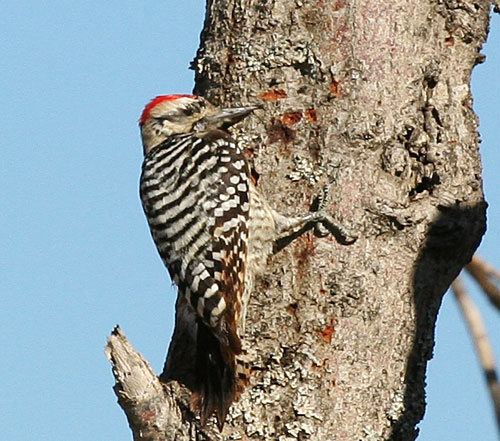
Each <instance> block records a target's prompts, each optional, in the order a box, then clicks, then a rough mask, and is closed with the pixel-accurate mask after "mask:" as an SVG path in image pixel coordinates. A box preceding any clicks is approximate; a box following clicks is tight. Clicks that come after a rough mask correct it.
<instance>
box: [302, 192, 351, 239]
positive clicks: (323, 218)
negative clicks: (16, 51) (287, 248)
mask: <svg viewBox="0 0 500 441" xmlns="http://www.w3.org/2000/svg"><path fill="white" fill-rule="evenodd" d="M330 186H331V182H328V183H327V184H326V185H324V186H323V187H322V188H321V190H320V192H319V193H318V196H317V197H316V199H315V200H314V202H313V206H312V207H311V208H312V209H313V210H314V211H315V213H314V214H313V215H312V219H311V220H312V221H313V222H314V223H315V225H314V234H316V235H317V236H319V237H325V236H328V234H333V236H334V237H335V239H336V240H337V242H338V243H340V244H342V245H350V244H352V243H354V242H355V241H356V239H357V238H358V237H357V236H356V235H354V234H352V233H351V232H349V231H348V230H347V229H346V228H345V227H343V226H342V225H338V224H337V223H336V222H335V221H334V220H333V218H332V217H331V216H330V215H329V214H327V213H326V208H327V206H328V202H329V200H330Z"/></svg>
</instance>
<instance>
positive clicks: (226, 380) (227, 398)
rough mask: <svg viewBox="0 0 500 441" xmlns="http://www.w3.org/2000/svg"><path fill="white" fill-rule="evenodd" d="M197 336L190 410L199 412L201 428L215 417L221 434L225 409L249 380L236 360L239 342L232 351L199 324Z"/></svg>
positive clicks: (239, 347)
mask: <svg viewBox="0 0 500 441" xmlns="http://www.w3.org/2000/svg"><path fill="white" fill-rule="evenodd" d="M197 334H198V335H197V343H196V345H197V350H196V368H195V370H196V384H195V387H194V391H193V395H192V399H191V407H192V409H193V410H195V409H197V410H199V411H200V419H201V424H202V426H204V425H205V424H206V422H207V420H208V418H210V416H211V415H212V414H213V413H215V417H216V419H217V427H218V428H219V430H220V431H221V432H222V429H223V427H224V422H225V420H226V416H227V413H228V411H229V407H230V406H231V404H232V403H233V402H234V401H235V400H237V399H238V398H239V396H240V395H241V393H242V392H243V390H244V388H245V386H246V385H247V384H248V382H249V381H248V377H249V376H248V374H247V372H245V370H244V368H242V367H240V363H239V361H238V360H237V359H236V356H237V355H238V354H240V353H241V345H240V342H239V339H238V341H237V346H236V347H234V346H232V345H227V344H224V343H222V342H221V341H220V339H219V338H217V336H215V335H214V333H213V330H212V329H210V328H208V327H207V325H205V324H204V323H203V322H202V321H201V320H199V321H198V333H197ZM232 343H236V341H232Z"/></svg>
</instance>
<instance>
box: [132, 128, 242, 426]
mask: <svg viewBox="0 0 500 441" xmlns="http://www.w3.org/2000/svg"><path fill="white" fill-rule="evenodd" d="M250 186H251V183H250V181H249V168H248V164H247V162H246V159H245V157H244V153H243V152H242V151H241V149H240V148H239V147H238V146H237V145H236V144H235V143H234V142H233V141H232V140H231V138H230V136H229V134H228V133H227V132H225V131H222V130H211V131H207V132H200V133H191V134H181V135H174V136H170V137H168V138H167V139H166V140H165V141H164V142H162V143H161V144H159V145H158V146H156V147H154V148H153V149H151V150H150V151H149V153H148V154H147V155H146V157H145V159H144V163H143V168H142V175H141V183H140V194H141V200H142V204H143V207H144V211H145V213H146V217H147V219H148V222H149V226H150V229H151V233H152V235H153V238H154V241H155V243H156V245H157V248H158V251H159V253H160V255H161V258H162V260H163V262H164V263H165V265H166V267H167V268H168V270H169V273H170V275H171V278H172V280H173V281H174V282H175V283H176V284H177V285H178V288H179V295H180V296H181V295H182V296H184V297H185V298H186V299H187V300H188V301H189V302H190V304H191V305H192V307H193V309H194V310H195V311H196V313H197V316H198V320H197V322H198V323H197V325H198V327H197V328H198V331H197V345H198V350H197V351H196V373H197V374H196V375H197V380H196V385H195V386H194V388H195V390H194V407H196V408H199V409H200V411H201V418H202V422H203V423H204V422H205V421H206V419H207V418H208V417H209V416H210V415H211V414H212V413H213V412H214V411H215V412H216V416H217V419H218V422H219V426H220V427H221V426H222V424H223V422H224V420H225V416H226V413H227V411H228V408H229V405H230V404H231V402H232V401H234V399H236V398H237V395H238V394H239V391H241V390H242V389H243V387H244V385H238V384H237V382H238V380H237V377H238V376H237V372H236V361H235V357H236V356H237V355H238V354H240V353H241V352H242V349H241V343H240V339H239V336H238V326H239V323H238V322H239V319H240V314H241V313H242V311H241V308H242V306H241V305H242V297H243V295H244V291H245V283H246V280H245V279H246V278H245V274H246V271H247V268H246V267H245V265H246V262H247V252H248V218H249V209H250V207H249V202H250V201H249V197H250ZM247 284H248V282H247ZM242 381H243V382H246V381H247V380H246V379H243V380H242Z"/></svg>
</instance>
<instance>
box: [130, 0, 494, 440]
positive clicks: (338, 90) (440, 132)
mask: <svg viewBox="0 0 500 441" xmlns="http://www.w3.org/2000/svg"><path fill="white" fill-rule="evenodd" d="M488 13H489V3H488V2H483V1H470V0H463V1H462V0H458V1H455V0H420V1H418V2H411V1H407V0H392V1H390V2H384V1H375V0H368V1H366V0H364V1H360V0H338V1H325V0H296V1H294V2H292V1H290V0H217V1H215V0H214V1H211V0H209V1H208V5H207V16H206V21H205V28H204V31H203V33H202V43H201V47H200V50H199V52H198V55H197V57H196V60H195V62H194V63H193V66H194V68H195V70H196V73H197V74H196V88H195V91H196V92H197V93H199V94H201V95H204V96H206V97H207V98H208V99H209V100H211V101H213V102H214V103H224V105H230V104H247V103H264V104H265V111H264V112H261V113H260V114H258V115H257V116H256V117H254V118H249V119H248V120H247V121H246V123H245V124H242V125H241V127H240V128H239V129H238V130H239V131H238V134H237V136H239V137H240V138H241V139H242V141H243V142H244V143H245V144H246V145H247V146H248V148H249V154H250V155H251V157H252V161H253V165H254V167H255V170H256V172H257V173H258V175H259V181H258V184H259V187H260V190H261V192H262V193H264V194H265V195H266V197H267V198H268V200H269V201H270V203H271V204H272V205H273V206H274V207H275V208H276V209H278V211H280V212H282V213H284V214H289V215H298V214H301V213H305V212H307V211H308V210H309V205H310V203H311V201H312V200H313V199H314V196H315V195H316V194H317V193H318V191H319V189H320V188H321V187H322V186H323V185H324V184H326V183H328V182H331V184H332V185H331V190H330V196H331V200H330V205H329V211H330V213H331V214H332V215H333V216H334V217H336V218H337V220H338V221H339V222H341V223H343V224H345V225H351V226H352V229H354V230H355V231H356V233H357V234H358V236H359V239H358V240H357V242H356V243H355V244H354V245H351V246H348V247H347V246H342V245H339V244H337V243H336V242H335V240H333V239H332V238H328V237H327V238H318V237H315V236H314V235H313V234H312V233H307V234H306V235H304V236H302V237H301V238H299V239H297V240H296V241H295V242H293V243H292V244H291V245H289V246H288V247H286V248H285V249H284V250H282V251H280V252H279V253H278V254H276V255H275V256H274V257H273V258H272V259H271V261H270V263H269V267H268V271H267V273H266V274H265V276H264V277H262V278H261V279H260V281H259V282H258V283H257V285H256V288H255V292H254V294H253V296H252V300H251V302H250V305H249V312H248V317H247V331H246V336H245V345H246V347H247V349H248V353H249V356H250V358H251V360H252V365H253V367H254V372H253V377H252V385H251V387H250V388H249V389H248V390H247V391H246V392H245V393H244V395H243V397H242V399H241V400H240V401H239V402H238V403H236V404H235V405H234V406H233V408H232V410H231V413H230V415H229V417H228V421H227V424H226V427H225V429H224V432H223V435H219V434H217V432H215V431H211V430H208V431H207V432H204V433H201V432H199V431H197V430H194V431H192V432H190V433H191V434H190V435H186V437H184V436H181V435H179V436H178V437H175V436H174V435H173V434H172V433H170V434H167V435H166V436H165V438H164V439H167V440H170V439H183V440H184V439H186V440H188V439H228V440H231V439H234V440H236V439H244V440H250V439H252V440H253V439H255V440H279V441H291V440H314V441H324V440H349V441H350V440H353V441H354V440H382V439H384V440H393V441H395V440H404V441H406V440H413V439H414V438H415V437H416V434H417V429H416V428H415V425H416V424H417V423H418V422H419V421H420V420H421V418H422V417H423V414H424V407H425V400H424V378H425V369H426V364H427V361H428V360H429V359H430V358H431V356H432V348H433V344H434V325H435V320H436V314H437V311H438V308H439V306H440V303H441V298H442V295H443V294H444V292H445V291H446V290H447V288H448V287H449V285H450V283H451V282H452V280H453V279H454V278H455V277H456V276H457V274H458V273H459V271H460V270H461V268H462V267H463V266H464V265H465V264H466V263H467V262H468V261H469V260H470V258H471V256H472V254H473V252H474V250H475V249H476V247H477V246H478V244H479V242H480V239H481V236H482V234H483V233H484V230H485V209H486V203H485V202H484V199H483V194H482V183H481V164H480V157H479V152H478V135H477V118H476V116H475V115H474V113H473V111H472V98H471V95H470V75H471V71H472V68H473V67H474V65H475V64H477V63H478V62H480V61H482V58H481V55H480V54H479V50H480V48H481V46H482V44H483V42H484V40H485V38H486V34H487V26H488V18H489V16H488ZM186 418H188V419H189V418H191V417H189V416H187V417H186ZM196 436H198V438H196ZM205 437H206V438H205ZM136 439H142V438H136ZM144 439H146V438H144ZM155 439H156V438H155ZM159 439H160V438H159Z"/></svg>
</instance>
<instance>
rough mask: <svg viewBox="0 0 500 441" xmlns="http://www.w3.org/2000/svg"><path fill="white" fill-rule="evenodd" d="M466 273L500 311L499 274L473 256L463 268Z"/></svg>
mask: <svg viewBox="0 0 500 441" xmlns="http://www.w3.org/2000/svg"><path fill="white" fill-rule="evenodd" d="M465 269H466V270H467V272H468V273H469V274H470V275H471V276H472V277H473V278H474V279H475V280H476V281H477V283H479V285H480V286H481V288H483V291H484V292H485V293H486V295H487V296H488V298H489V299H490V302H491V303H493V305H494V306H495V307H496V308H497V309H498V310H499V311H500V289H499V288H498V285H499V284H500V272H499V271H498V270H497V269H496V268H494V267H493V265H490V264H489V263H488V262H486V261H485V260H484V259H483V258H481V257H479V256H478V255H477V254H475V255H474V256H473V257H472V260H471V261H470V263H469V264H467V265H466V266H465Z"/></svg>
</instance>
